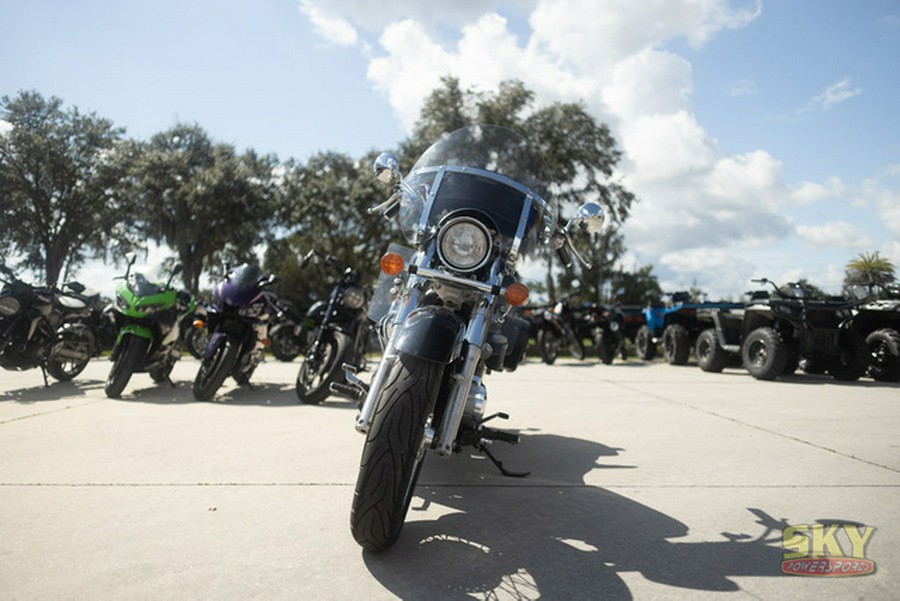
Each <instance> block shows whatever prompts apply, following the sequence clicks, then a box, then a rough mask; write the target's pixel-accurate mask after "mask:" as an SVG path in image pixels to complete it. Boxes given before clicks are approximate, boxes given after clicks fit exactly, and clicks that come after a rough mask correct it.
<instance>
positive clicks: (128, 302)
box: [105, 254, 195, 399]
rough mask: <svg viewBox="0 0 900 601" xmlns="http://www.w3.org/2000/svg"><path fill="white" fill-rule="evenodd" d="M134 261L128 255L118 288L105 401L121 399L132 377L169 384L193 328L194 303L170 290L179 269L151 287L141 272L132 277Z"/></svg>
mask: <svg viewBox="0 0 900 601" xmlns="http://www.w3.org/2000/svg"><path fill="white" fill-rule="evenodd" d="M135 258H136V257H135V255H133V254H129V256H128V266H127V268H126V269H125V275H123V276H117V278H116V279H121V280H123V281H122V282H121V283H120V284H119V285H118V286H116V306H115V313H114V315H115V320H116V325H117V326H118V328H119V334H118V337H117V339H116V344H115V346H114V347H113V350H112V353H111V354H110V360H111V361H112V367H111V368H110V370H109V376H108V377H107V378H106V386H105V391H106V396H108V397H109V398H112V399H117V398H119V397H120V396H121V395H122V391H123V390H125V386H126V385H127V384H128V382H129V380H131V376H132V375H133V374H135V373H137V372H149V373H150V377H151V378H152V379H153V381H154V382H157V383H160V382H168V383H169V384H171V383H172V381H171V380H170V379H169V374H171V373H172V368H173V367H174V366H175V363H176V362H177V361H178V360H179V359H180V358H181V340H182V337H183V332H184V331H185V330H186V329H187V328H189V327H190V326H189V323H188V322H187V320H186V318H187V317H188V316H189V315H190V313H191V312H192V311H193V310H194V306H195V304H194V299H193V298H192V297H191V295H190V294H189V293H188V292H186V291H184V290H176V289H175V288H173V287H172V280H173V279H174V278H175V276H176V275H178V274H179V273H181V269H182V268H181V263H176V264H175V265H174V267H173V268H172V269H171V270H170V271H169V274H168V278H167V279H166V282H165V283H161V282H151V281H150V280H148V279H147V277H146V276H145V275H144V274H143V273H141V272H137V271H136V272H132V271H131V268H132V267H133V266H134V262H135Z"/></svg>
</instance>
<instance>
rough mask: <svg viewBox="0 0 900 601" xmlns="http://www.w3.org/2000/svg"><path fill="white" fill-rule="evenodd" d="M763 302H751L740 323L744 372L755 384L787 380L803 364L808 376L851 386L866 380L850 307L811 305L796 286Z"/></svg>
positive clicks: (864, 352)
mask: <svg viewBox="0 0 900 601" xmlns="http://www.w3.org/2000/svg"><path fill="white" fill-rule="evenodd" d="M753 281H754V282H758V283H761V284H770V285H771V286H772V287H773V288H774V292H773V293H772V294H771V295H770V297H769V298H768V299H765V300H761V301H757V302H751V304H749V305H748V306H747V307H746V309H745V310H744V315H743V319H742V320H741V325H740V331H741V343H740V345H741V346H740V348H741V356H742V358H743V361H744V367H746V368H747V371H749V372H750V374H751V375H752V376H753V377H754V378H757V379H759V380H774V379H775V378H777V377H779V376H782V375H787V374H792V373H794V371H796V369H797V367H798V365H799V364H800V360H801V358H802V359H803V360H804V361H805V362H806V371H807V372H808V373H829V374H831V375H832V376H833V377H834V378H835V379H838V380H843V381H848V382H852V381H855V380H858V379H859V378H860V377H861V376H863V375H865V373H866V370H867V368H868V356H869V351H868V348H867V347H866V343H865V339H864V337H863V336H861V335H860V333H859V332H858V331H857V329H856V328H854V327H853V317H854V314H855V311H854V309H855V303H851V302H848V301H847V300H844V299H836V298H835V299H829V300H812V299H810V298H809V294H808V293H807V291H806V290H805V289H804V288H802V287H801V286H800V285H798V284H795V283H789V284H787V285H786V286H781V287H779V286H777V285H775V283H774V282H772V281H770V280H768V279H766V278H762V279H760V280H753Z"/></svg>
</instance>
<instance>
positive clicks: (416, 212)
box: [350, 126, 603, 551]
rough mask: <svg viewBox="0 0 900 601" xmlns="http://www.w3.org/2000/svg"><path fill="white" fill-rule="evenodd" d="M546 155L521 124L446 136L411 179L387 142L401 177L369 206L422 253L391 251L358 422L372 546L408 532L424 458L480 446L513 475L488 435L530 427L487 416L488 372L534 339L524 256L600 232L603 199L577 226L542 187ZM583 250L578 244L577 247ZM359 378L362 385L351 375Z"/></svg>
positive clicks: (386, 166) (394, 171)
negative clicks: (380, 348) (388, 284)
mask: <svg viewBox="0 0 900 601" xmlns="http://www.w3.org/2000/svg"><path fill="white" fill-rule="evenodd" d="M538 157H539V155H538V154H537V153H536V152H534V151H532V150H530V149H529V146H528V145H527V143H526V142H525V141H524V140H523V139H522V138H521V137H519V136H518V135H517V134H514V133H513V132H511V131H509V130H506V129H503V128H499V127H493V126H476V127H469V128H463V129H461V130H457V131H456V132H453V133H451V134H449V135H446V136H444V137H442V138H441V139H440V140H439V141H438V142H437V143H435V144H434V145H433V146H431V148H429V149H428V150H427V151H426V152H425V154H423V155H422V157H421V158H420V159H419V160H418V162H417V163H416V164H415V166H414V167H413V168H412V170H411V171H410V173H409V175H408V176H407V177H405V178H404V177H402V175H401V173H400V170H399V162H398V161H397V159H396V157H394V156H393V155H390V154H387V153H384V154H382V155H380V156H379V157H378V158H377V159H376V161H375V173H376V175H377V177H378V178H379V179H381V180H382V181H385V182H391V181H395V182H396V183H397V190H396V193H395V194H393V195H392V196H391V197H390V198H389V199H388V200H387V201H386V202H384V203H382V204H381V205H378V206H377V207H373V208H372V209H370V212H381V213H383V214H385V215H388V216H392V215H395V214H396V215H398V216H399V221H400V224H401V228H402V229H403V230H404V232H405V233H406V235H407V238H408V239H409V240H410V241H411V243H412V244H413V245H414V247H415V252H414V254H413V255H412V258H411V260H409V261H404V259H403V258H402V255H400V254H398V253H391V252H389V253H387V254H386V255H385V256H384V257H383V258H382V260H381V267H382V270H383V271H384V272H385V273H386V274H388V275H389V276H390V277H393V278H396V279H395V280H394V281H393V290H394V296H395V299H394V302H393V303H392V304H391V305H390V308H389V312H388V314H387V316H385V318H382V317H381V316H377V315H373V317H374V320H375V321H376V322H379V323H384V324H386V327H383V328H382V327H379V328H378V331H379V333H380V334H381V333H384V334H385V335H386V336H387V339H386V340H384V341H383V342H384V344H385V351H384V354H383V358H382V360H381V362H380V363H379V365H378V367H377V369H376V371H375V373H374V374H373V377H372V380H371V383H370V386H369V387H368V391H367V393H366V396H365V400H364V401H363V404H362V407H361V409H360V412H359V415H358V416H357V420H356V429H357V430H358V431H359V432H361V433H364V434H365V435H366V441H365V445H364V447H363V451H362V458H361V461H360V468H359V476H358V478H357V481H356V487H355V493H354V499H353V505H352V510H351V517H350V524H351V530H352V533H353V536H354V538H355V539H356V541H357V542H358V543H359V544H360V545H361V546H363V547H364V548H366V549H369V550H372V551H380V550H384V549H386V548H388V547H390V546H391V545H393V544H394V542H395V541H396V540H397V538H398V537H399V535H400V531H401V528H402V527H403V522H404V519H405V516H406V513H407V510H408V508H409V503H410V500H411V499H412V496H413V491H414V490H415V486H416V480H417V478H418V475H419V472H420V470H421V467H422V462H423V460H424V457H425V455H426V454H428V453H433V452H436V453H438V454H439V455H441V456H443V457H447V456H450V455H452V454H453V453H454V452H455V451H459V450H460V449H461V448H462V447H465V446H473V447H475V448H476V449H478V450H479V451H480V452H482V453H484V454H485V455H486V456H487V457H488V458H490V459H491V460H492V461H493V462H494V464H495V465H497V467H498V468H499V469H500V470H501V472H502V473H504V474H506V475H524V474H515V473H513V472H510V471H509V470H506V469H505V468H503V466H502V464H501V463H500V462H499V461H497V460H496V458H495V457H494V455H493V454H492V453H491V451H490V450H489V449H488V446H487V445H488V442H489V441H492V440H501V441H506V442H510V443H515V442H518V436H517V435H514V434H510V433H507V432H502V431H500V430H496V429H493V428H490V427H487V426H486V425H485V423H486V422H487V421H489V420H491V419H492V418H496V417H501V418H504V417H506V416H505V414H495V415H491V416H485V415H484V409H485V403H486V399H487V390H486V388H485V386H484V383H483V379H484V376H485V374H486V373H487V372H489V371H502V370H514V369H515V368H516V367H517V365H518V364H519V362H520V361H521V360H522V358H523V356H524V354H525V350H526V347H527V345H528V330H529V322H528V321H527V320H525V319H524V318H521V317H517V316H514V315H512V314H511V310H512V309H513V308H514V307H518V306H521V305H523V304H524V303H525V301H526V300H527V299H528V289H527V288H526V287H525V286H524V285H523V284H522V283H520V282H518V281H517V278H516V272H515V265H516V262H517V261H518V260H519V259H520V258H521V257H523V256H526V255H529V254H531V253H533V252H534V251H536V250H538V249H540V248H541V247H542V246H549V247H550V248H555V249H556V250H557V252H559V253H560V259H561V261H562V263H563V264H565V265H570V264H571V255H570V252H574V251H575V249H574V246H573V245H572V243H571V239H570V237H569V236H570V233H571V232H572V231H573V230H576V229H584V230H588V231H596V230H597V229H599V227H600V226H601V225H602V222H603V210H602V208H601V207H600V205H599V204H597V203H585V204H584V205H582V206H581V207H580V208H579V212H578V216H577V217H576V218H575V219H573V220H572V221H570V222H569V223H568V224H567V226H566V227H564V228H563V227H560V226H559V225H558V223H557V215H556V211H555V208H554V206H553V205H552V204H551V202H550V201H549V199H548V198H546V197H544V196H542V194H544V190H545V187H544V185H545V183H546V182H548V181H549V180H548V179H546V178H544V177H542V173H543V171H542V170H541V169H540V167H541V161H540V159H539V158H538ZM576 256H578V255H577V252H576ZM350 382H351V383H352V384H355V385H357V386H363V385H361V384H360V383H358V382H354V381H353V380H350Z"/></svg>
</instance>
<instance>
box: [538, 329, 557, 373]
mask: <svg viewBox="0 0 900 601" xmlns="http://www.w3.org/2000/svg"><path fill="white" fill-rule="evenodd" d="M537 346H538V350H539V351H540V353H541V360H542V361H543V362H544V363H546V364H547V365H553V363H554V361H556V357H557V356H558V355H559V337H558V336H557V335H556V332H554V331H553V330H550V329H543V330H540V331H539V332H538V333H537Z"/></svg>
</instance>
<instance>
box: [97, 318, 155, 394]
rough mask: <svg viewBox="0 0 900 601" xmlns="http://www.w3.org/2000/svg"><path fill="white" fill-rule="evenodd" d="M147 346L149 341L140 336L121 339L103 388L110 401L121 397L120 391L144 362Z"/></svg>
mask: <svg viewBox="0 0 900 601" xmlns="http://www.w3.org/2000/svg"><path fill="white" fill-rule="evenodd" d="M149 346H150V341H149V340H148V339H146V338H142V337H141V336H134V335H132V334H126V335H125V337H124V338H122V349H121V350H120V351H119V354H118V355H117V356H116V360H115V361H113V364H112V367H111V368H110V370H109V376H107V378H106V385H105V386H104V390H105V391H106V396H108V397H109V398H111V399H117V398H119V397H121V396H122V391H123V390H125V386H127V385H128V381H129V380H130V379H131V376H132V374H134V372H136V371H137V370H138V369H139V368H140V367H141V363H143V362H144V357H146V356H147V348H148V347H149Z"/></svg>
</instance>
